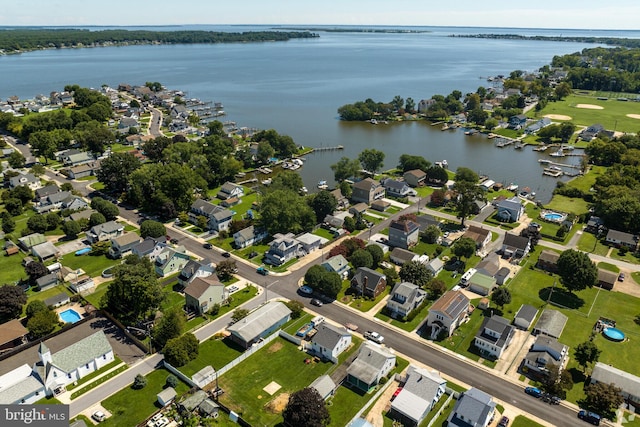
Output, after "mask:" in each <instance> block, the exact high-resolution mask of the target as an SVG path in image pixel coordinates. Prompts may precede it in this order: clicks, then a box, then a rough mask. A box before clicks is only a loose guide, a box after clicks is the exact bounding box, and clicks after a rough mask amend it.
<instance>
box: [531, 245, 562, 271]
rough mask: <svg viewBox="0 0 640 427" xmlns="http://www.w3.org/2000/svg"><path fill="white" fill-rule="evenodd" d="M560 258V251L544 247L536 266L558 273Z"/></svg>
mask: <svg viewBox="0 0 640 427" xmlns="http://www.w3.org/2000/svg"><path fill="white" fill-rule="evenodd" d="M558 258H560V254H559V253H558V252H556V251H552V250H551V249H544V250H543V251H542V252H540V256H539V257H538V262H537V263H536V267H538V268H539V269H541V270H545V271H548V272H551V273H557V272H558Z"/></svg>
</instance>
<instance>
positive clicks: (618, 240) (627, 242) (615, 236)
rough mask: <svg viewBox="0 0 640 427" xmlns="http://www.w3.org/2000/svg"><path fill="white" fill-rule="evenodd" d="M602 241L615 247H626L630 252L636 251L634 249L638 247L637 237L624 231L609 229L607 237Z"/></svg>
mask: <svg viewBox="0 0 640 427" xmlns="http://www.w3.org/2000/svg"><path fill="white" fill-rule="evenodd" d="M604 240H605V242H607V243H609V244H611V245H614V246H617V247H622V246H626V247H628V248H629V249H631V250H636V248H637V247H638V236H634V235H633V234H630V233H625V232H624V231H618V230H611V229H610V230H609V231H608V232H607V236H606V237H605V239H604Z"/></svg>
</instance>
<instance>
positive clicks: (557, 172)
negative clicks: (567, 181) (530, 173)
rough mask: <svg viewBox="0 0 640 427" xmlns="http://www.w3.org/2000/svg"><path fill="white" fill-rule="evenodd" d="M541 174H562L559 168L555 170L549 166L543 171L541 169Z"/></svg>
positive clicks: (557, 175) (556, 175)
mask: <svg viewBox="0 0 640 427" xmlns="http://www.w3.org/2000/svg"><path fill="white" fill-rule="evenodd" d="M542 174H543V175H547V176H552V177H554V178H557V177H559V176H562V171H561V170H560V171H559V170H556V169H551V168H545V169H544V171H542Z"/></svg>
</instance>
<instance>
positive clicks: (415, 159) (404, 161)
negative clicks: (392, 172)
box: [398, 154, 431, 172]
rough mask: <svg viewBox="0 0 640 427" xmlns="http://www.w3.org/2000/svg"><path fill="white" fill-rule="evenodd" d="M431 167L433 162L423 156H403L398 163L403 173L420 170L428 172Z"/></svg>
mask: <svg viewBox="0 0 640 427" xmlns="http://www.w3.org/2000/svg"><path fill="white" fill-rule="evenodd" d="M430 166H431V162H429V161H428V160H427V159H425V158H424V157H422V156H414V155H411V154H403V155H401V156H400V160H399V162H398V169H400V170H401V171H402V172H406V171H409V170H414V169H420V170H422V171H424V172H426V170H427V169H429V167H430Z"/></svg>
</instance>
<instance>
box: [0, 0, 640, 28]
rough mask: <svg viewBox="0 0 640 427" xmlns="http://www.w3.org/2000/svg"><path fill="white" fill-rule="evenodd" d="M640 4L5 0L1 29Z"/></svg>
mask: <svg viewBox="0 0 640 427" xmlns="http://www.w3.org/2000/svg"><path fill="white" fill-rule="evenodd" d="M639 18H640V1H638V0H609V1H602V0H598V1H594V0H536V1H511V2H509V1H504V0H502V1H496V0H454V1H451V0H449V1H447V0H444V1H443V0H435V1H434V0H315V1H309V0H101V1H98V0H2V7H1V8H0V25H2V26H25V25H26V26H30V25H46V26H84V25H105V26H113V25H126V26H136V25H188V24H210V25H215V24H254V25H255V24H264V25H275V24H284V25H332V24H333V25H418V26H462V27H467V26H474V27H516V28H579V29H611V30H622V29H628V30H640V19H639Z"/></svg>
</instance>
